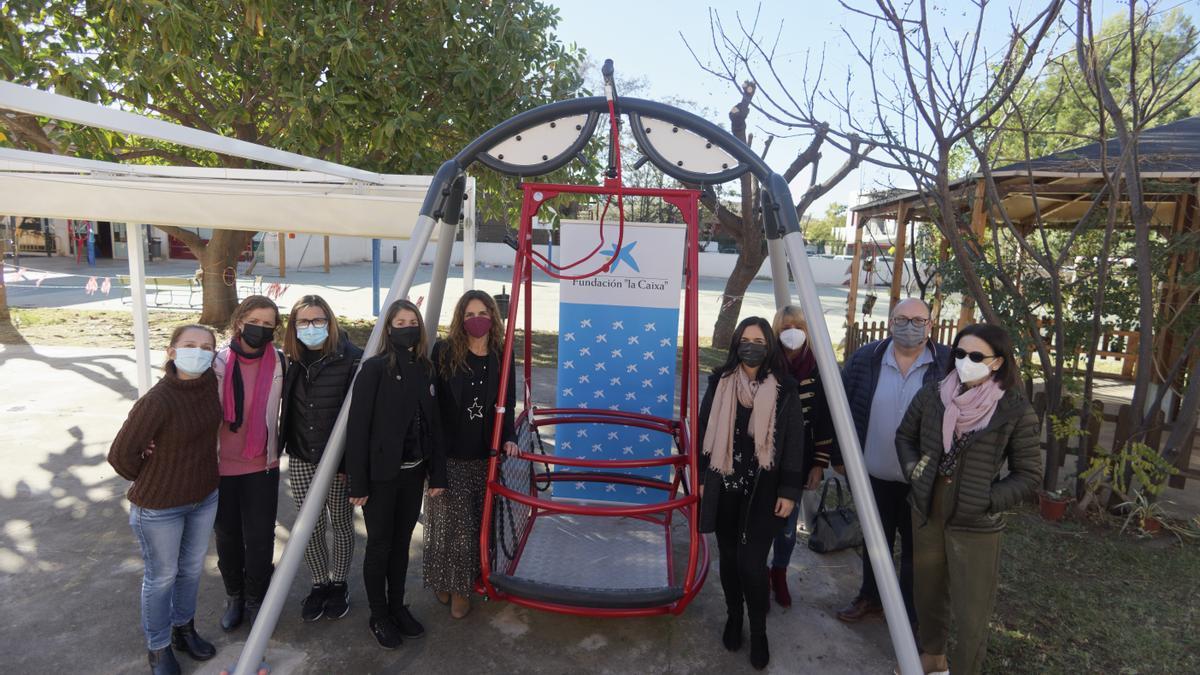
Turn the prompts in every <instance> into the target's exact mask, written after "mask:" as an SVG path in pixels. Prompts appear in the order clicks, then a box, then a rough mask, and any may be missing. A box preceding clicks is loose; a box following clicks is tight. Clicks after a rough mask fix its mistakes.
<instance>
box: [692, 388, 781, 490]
mask: <svg viewBox="0 0 1200 675" xmlns="http://www.w3.org/2000/svg"><path fill="white" fill-rule="evenodd" d="M778 398H779V382H778V380H776V379H775V376H774V375H767V376H766V378H764V379H763V381H762V382H758V381H755V380H751V379H750V377H749V376H748V375H746V371H744V370H742V367H741V366H735V367H734V369H733V372H732V373H728V374H726V375H725V376H724V377H722V378H721V379H720V380H718V381H717V390H716V392H715V393H714V395H713V402H712V408H711V410H710V411H709V415H708V426H707V427H706V428H705V432H704V447H703V450H704V454H706V455H708V456H709V457H710V459H709V466H711V467H712V468H714V469H716V470H717V471H718V472H719V473H720V474H721V475H722V476H728V475H730V474H732V473H733V427H734V426H735V425H736V424H737V406H738V404H739V403H741V404H742V407H744V408H750V424H749V427H748V428H747V429H746V431H747V432H748V433H749V434H750V437H751V438H753V439H754V456H755V458H756V459H757V460H758V465H759V466H760V467H762V468H763V470H764V471H770V470H771V467H772V466H774V464H775V404H776V402H777V400H778Z"/></svg>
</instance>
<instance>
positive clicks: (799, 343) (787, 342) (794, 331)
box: [779, 328, 808, 350]
mask: <svg viewBox="0 0 1200 675" xmlns="http://www.w3.org/2000/svg"><path fill="white" fill-rule="evenodd" d="M807 339H808V336H807V335H805V334H804V331H803V330H801V329H800V328H788V329H787V330H785V331H782V332H781V333H779V341H780V342H782V343H783V346H784V347H787V348H788V349H791V350H796V349H800V348H801V347H803V346H804V341H805V340H807Z"/></svg>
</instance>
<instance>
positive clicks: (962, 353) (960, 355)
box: [950, 347, 999, 363]
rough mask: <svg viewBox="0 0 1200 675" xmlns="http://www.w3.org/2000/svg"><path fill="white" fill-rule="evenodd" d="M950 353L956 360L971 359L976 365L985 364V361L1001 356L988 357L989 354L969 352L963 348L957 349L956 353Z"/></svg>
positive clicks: (955, 349)
mask: <svg viewBox="0 0 1200 675" xmlns="http://www.w3.org/2000/svg"><path fill="white" fill-rule="evenodd" d="M950 353H951V354H953V355H954V358H955V360H958V359H971V360H972V361H974V362H975V363H983V360H984V359H994V358H996V357H997V356H999V354H992V355H991V356H988V355H987V354H984V353H983V352H968V351H967V350H965V349H963V348H962V347H955V348H954V351H952V352H950Z"/></svg>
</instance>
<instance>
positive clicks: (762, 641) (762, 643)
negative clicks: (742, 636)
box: [750, 632, 771, 670]
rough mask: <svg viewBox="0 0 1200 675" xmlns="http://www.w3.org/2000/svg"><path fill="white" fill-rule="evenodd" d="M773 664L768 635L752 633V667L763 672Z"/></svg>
mask: <svg viewBox="0 0 1200 675" xmlns="http://www.w3.org/2000/svg"><path fill="white" fill-rule="evenodd" d="M770 662H771V650H770V649H769V648H768V647H767V634H766V632H762V633H754V632H752V633H750V665H751V666H754V669H755V670H762V669H763V668H766V667H767V664H768V663H770Z"/></svg>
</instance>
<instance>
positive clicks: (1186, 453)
mask: <svg viewBox="0 0 1200 675" xmlns="http://www.w3.org/2000/svg"><path fill="white" fill-rule="evenodd" d="M1025 388H1026V392H1027V393H1028V392H1029V391H1031V390H1032V388H1033V387H1032V383H1031V382H1029V381H1028V380H1026V382H1025ZM1031 400H1032V402H1033V408H1034V410H1035V411H1037V414H1038V417H1039V418H1041V419H1043V420H1045V413H1046V392H1043V391H1039V392H1037V393H1036V394H1034V395H1033V396H1032V397H1031ZM1090 407H1091V413H1090V414H1089V415H1088V427H1087V430H1086V432H1087V433H1085V434H1083V435H1082V436H1079V437H1077V438H1072V439H1068V440H1067V441H1066V443H1067V447H1066V449H1065V452H1063V454H1062V457H1060V458H1059V462H1058V465H1059V466H1062V465H1063V463H1064V462H1065V460H1066V456H1067V455H1068V454H1072V455H1076V456H1082V451H1083V450H1086V454H1087V456H1089V457H1091V456H1092V455H1093V454H1094V453H1095V451H1096V448H1097V447H1098V446H1099V445H1100V440H1101V438H1104V437H1106V436H1107V437H1108V438H1110V439H1111V440H1110V441H1109V443H1106V444H1105V445H1106V446H1107V447H1109V448H1118V447H1121V446H1122V445H1124V444H1125V442H1126V441H1128V440H1129V438H1130V436H1132V435H1133V431H1134V428H1135V426H1136V421H1135V419H1134V415H1133V408H1132V407H1131V406H1130V405H1129V404H1124V405H1122V406H1120V407H1118V408H1117V412H1116V413H1115V414H1114V413H1109V412H1105V410H1104V404H1103V402H1101V401H1092V402H1091V406H1090ZM1059 410H1061V411H1065V412H1064V414H1065V415H1070V414H1071V413H1078V411H1079V405H1078V403H1077V402H1076V401H1075V400H1074V399H1073V398H1072V397H1069V396H1064V397H1063V400H1062V405H1061V407H1060V408H1059ZM1046 426H1047V425H1046V422H1045V421H1043V423H1042V427H1043V429H1045V428H1046ZM1173 427H1174V425H1172V424H1164V423H1163V413H1162V411H1161V410H1160V411H1158V412H1157V413H1156V414H1155V416H1154V419H1152V420H1151V421H1150V428H1149V430H1148V431H1147V433H1146V437H1145V438H1144V439H1143V442H1144V443H1145V444H1146V445H1148V446H1150V447H1151V448H1153V449H1154V451H1155V452H1158V451H1159V450H1160V449H1161V447H1162V443H1163V441H1165V440H1166V439H1167V438H1169V437H1170V435H1171V430H1172V428H1173ZM1106 432H1108V433H1106ZM1196 436H1197V433H1196V429H1194V428H1193V429H1192V430H1191V433H1190V434H1188V437H1187V438H1186V439H1185V440H1184V442H1183V447H1182V448H1181V449H1180V451H1179V456H1178V457H1176V458H1175V468H1176V469H1179V474H1178V475H1175V476H1172V477H1171V479H1170V482H1169V483H1168V484H1169V485H1170V486H1171V487H1173V488H1183V486H1184V484H1185V482H1186V480H1187V479H1188V478H1195V479H1200V468H1193V467H1192V455H1193V453H1195V451H1196ZM1045 446H1046V443H1045V442H1044V441H1043V444H1042V447H1043V448H1045ZM1085 468H1086V467H1078V469H1079V470H1083V469H1085Z"/></svg>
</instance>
